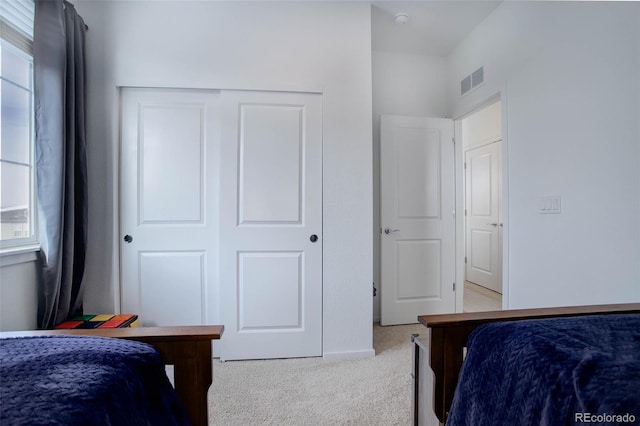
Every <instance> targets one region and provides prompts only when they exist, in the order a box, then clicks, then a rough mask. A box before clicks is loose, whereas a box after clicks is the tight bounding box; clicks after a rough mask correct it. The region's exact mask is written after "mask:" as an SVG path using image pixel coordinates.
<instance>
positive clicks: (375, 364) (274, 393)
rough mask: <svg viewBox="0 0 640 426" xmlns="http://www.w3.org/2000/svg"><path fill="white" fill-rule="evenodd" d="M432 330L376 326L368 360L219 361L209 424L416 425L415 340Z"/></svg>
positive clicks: (210, 401)
mask: <svg viewBox="0 0 640 426" xmlns="http://www.w3.org/2000/svg"><path fill="white" fill-rule="evenodd" d="M425 332H426V328H425V327H423V326H421V325H418V324H416V325H404V326H393V327H380V326H379V325H375V326H374V330H373V343H374V348H375V350H376V356H375V357H373V358H367V359H358V360H331V361H329V360H324V359H322V358H300V359H279V360H265V361H228V362H225V363H222V362H220V361H218V360H215V361H214V365H213V385H212V386H211V389H210V390H209V424H210V425H225V426H227V425H243V426H244V425H385V426H391V425H410V424H411V339H410V337H411V334H412V333H425Z"/></svg>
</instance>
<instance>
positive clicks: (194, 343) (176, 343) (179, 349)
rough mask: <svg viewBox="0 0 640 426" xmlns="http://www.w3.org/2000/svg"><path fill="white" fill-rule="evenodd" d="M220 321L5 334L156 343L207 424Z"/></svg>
mask: <svg viewBox="0 0 640 426" xmlns="http://www.w3.org/2000/svg"><path fill="white" fill-rule="evenodd" d="M223 332H224V326H221V325H211V326H209V325H201V326H190V327H132V328H95V329H73V330H34V331H8V332H2V333H0V338H5V337H36V336H54V335H75V336H93V337H112V338H117V339H127V340H135V341H138V342H144V343H148V344H150V345H153V346H154V347H155V348H156V349H157V350H158V352H159V353H160V355H161V356H162V359H163V361H164V363H165V364H169V365H174V382H175V389H176V392H177V394H178V397H179V398H180V401H182V405H184V408H185V410H186V411H187V415H188V416H189V419H190V420H191V423H192V424H193V425H199V426H205V425H207V424H208V418H207V391H208V390H209V386H211V381H212V377H213V376H212V363H213V359H212V354H211V341H212V340H217V339H220V337H221V336H222V333H223Z"/></svg>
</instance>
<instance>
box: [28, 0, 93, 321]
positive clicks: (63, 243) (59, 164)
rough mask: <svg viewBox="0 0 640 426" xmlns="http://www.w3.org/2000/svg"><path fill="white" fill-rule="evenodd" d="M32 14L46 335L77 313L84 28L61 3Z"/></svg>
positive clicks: (41, 0) (83, 220) (83, 232)
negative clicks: (48, 331) (33, 17)
mask: <svg viewBox="0 0 640 426" xmlns="http://www.w3.org/2000/svg"><path fill="white" fill-rule="evenodd" d="M35 6H36V7H35V22H34V37H33V63H34V98H35V128H36V147H35V151H36V153H35V154H36V186H37V190H36V193H37V197H38V221H39V227H40V242H41V251H40V262H39V264H40V268H39V275H38V280H39V283H38V284H39V285H38V293H39V294H38V296H39V297H38V326H39V327H40V328H43V329H46V328H53V327H54V326H55V325H57V324H59V323H61V322H63V321H64V320H66V319H67V318H69V317H71V316H74V315H77V314H80V313H82V279H83V275H84V268H85V253H86V246H87V165H86V153H85V147H86V106H85V105H86V94H87V89H86V80H85V75H86V72H85V57H84V49H85V25H84V21H83V20H82V18H81V17H80V16H79V15H78V14H77V12H76V10H75V8H74V7H73V5H71V4H70V3H67V2H66V1H62V0H36V5H35Z"/></svg>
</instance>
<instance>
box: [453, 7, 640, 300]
mask: <svg viewBox="0 0 640 426" xmlns="http://www.w3.org/2000/svg"><path fill="white" fill-rule="evenodd" d="M639 14H640V4H638V3H582V2H580V3H578V2H567V3H557V2H544V3H543V2H531V3H528V2H522V3H521V2H513V3H511V2H504V3H502V4H501V5H500V6H499V7H498V8H497V9H496V10H495V11H494V13H492V14H491V15H490V16H489V17H488V18H487V19H486V20H485V21H483V22H482V24H481V25H480V26H479V27H477V28H476V29H475V30H474V31H473V33H472V34H471V35H470V36H469V37H468V38H467V39H466V40H465V41H464V42H463V43H461V44H460V45H459V46H458V47H457V48H456V50H455V51H454V52H453V53H452V54H451V56H450V57H449V58H448V66H449V72H450V75H451V76H452V79H451V81H450V84H449V98H450V99H451V100H452V103H451V105H452V108H451V111H452V116H454V117H459V116H461V115H462V114H464V113H467V112H469V111H470V110H471V109H472V108H473V107H474V105H477V104H479V103H481V102H482V101H483V100H484V99H487V98H489V97H491V96H493V95H494V94H495V93H496V92H498V91H503V93H502V95H503V97H502V99H503V101H506V115H507V116H506V117H505V118H506V120H507V127H508V129H507V133H506V135H503V136H504V137H505V140H506V144H505V147H506V149H507V159H506V166H507V168H508V170H507V173H508V189H507V190H508V205H507V206H506V209H507V212H506V213H507V215H508V217H507V221H508V222H507V223H506V226H508V227H509V230H508V231H509V237H508V241H507V244H508V250H509V253H508V256H509V269H508V274H509V275H508V280H509V283H510V284H509V285H510V288H509V300H508V306H509V307H510V308H525V307H540V306H562V305H578V304H599V303H621V302H632V301H635V302H637V301H640V128H639V126H640V125H639V120H638V117H639V109H640V106H639V103H638V93H639V87H638V86H639V84H640V83H639V80H640V63H639V60H640V54H639V52H640V50H639V45H640V41H639V36H638V32H639V31H640V30H639V28H640V26H639V25H638V22H639V17H638V16H639ZM481 65H484V70H485V81H486V84H485V86H483V87H481V88H479V89H478V90H477V91H474V92H473V93H470V94H469V95H468V96H465V97H464V98H462V99H461V98H460V96H459V94H458V93H459V84H460V83H459V82H460V80H461V79H462V77H464V76H465V75H468V74H469V73H470V72H471V71H473V70H475V69H476V68H478V67H479V66H481ZM548 195H559V196H561V197H562V213H561V214H559V215H542V214H539V213H538V206H539V204H538V201H539V198H540V197H543V196H548Z"/></svg>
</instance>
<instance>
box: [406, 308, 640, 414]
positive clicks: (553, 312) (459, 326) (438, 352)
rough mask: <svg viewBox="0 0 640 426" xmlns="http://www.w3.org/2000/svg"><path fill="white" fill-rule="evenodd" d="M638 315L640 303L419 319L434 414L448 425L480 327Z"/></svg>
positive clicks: (451, 315)
mask: <svg viewBox="0 0 640 426" xmlns="http://www.w3.org/2000/svg"><path fill="white" fill-rule="evenodd" d="M638 312H640V303H629V304H619V305H594V306H571V307H563V308H541V309H520V310H510V311H493V312H475V313H466V314H445V315H423V316H419V317H418V321H420V323H421V324H423V325H425V326H426V327H427V328H428V329H429V331H430V338H429V341H430V367H431V370H433V373H434V375H435V385H434V388H435V389H434V392H435V395H434V400H435V406H434V411H435V414H436V416H437V417H438V420H440V422H442V423H445V422H446V419H447V416H448V413H449V409H450V408H451V403H452V401H453V394H454V392H455V389H456V385H457V384H458V374H459V372H460V368H461V367H462V361H463V352H464V348H465V346H466V343H467V339H468V338H469V334H471V332H472V331H473V330H474V329H475V328H476V327H479V326H481V325H483V324H487V323H490V322H496V321H519V320H527V319H540V318H552V317H570V316H582V315H607V314H621V313H638ZM416 403H417V401H416Z"/></svg>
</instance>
